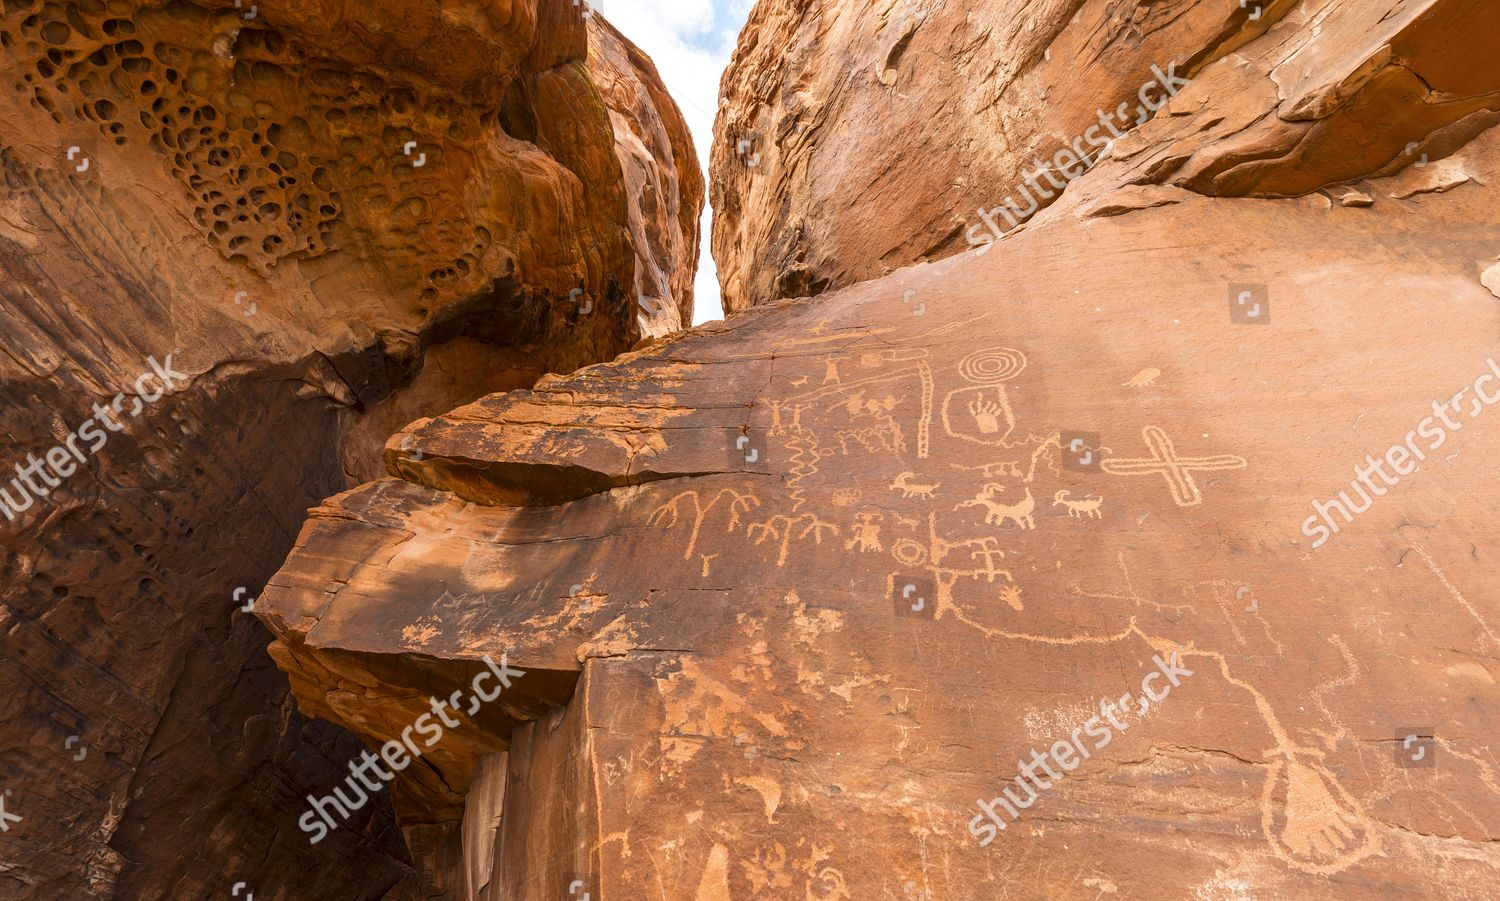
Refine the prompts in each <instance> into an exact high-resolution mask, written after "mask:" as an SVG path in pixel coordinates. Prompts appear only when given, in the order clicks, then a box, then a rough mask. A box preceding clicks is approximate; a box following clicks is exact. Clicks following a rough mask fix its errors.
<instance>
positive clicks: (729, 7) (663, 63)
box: [592, 0, 754, 324]
mask: <svg viewBox="0 0 1500 901" xmlns="http://www.w3.org/2000/svg"><path fill="white" fill-rule="evenodd" d="M752 5H754V0H593V2H592V6H593V7H594V9H596V10H598V11H599V12H600V13H601V14H603V16H604V17H605V18H606V19H608V20H609V21H610V23H611V24H612V25H614V26H615V27H616V28H618V29H619V30H620V33H621V34H623V35H625V36H626V37H627V38H629V39H630V40H631V41H632V42H633V43H634V44H635V45H636V46H637V47H640V48H641V49H642V50H644V51H646V53H647V54H648V55H649V56H650V57H651V59H652V60H654V61H655V62H656V68H657V71H658V72H660V73H661V77H662V81H664V82H666V85H667V90H668V91H670V92H671V94H672V97H673V98H674V99H675V100H676V101H677V105H678V106H679V107H681V108H682V114H683V117H684V118H686V119H687V123H688V128H689V129H691V130H692V132H693V143H694V144H695V145H696V148H697V151H698V161H699V162H700V163H701V164H702V165H703V166H704V167H705V169H706V167H707V166H708V151H709V145H710V143H711V142H712V141H713V134H714V111H715V110H716V109H717V108H718V102H719V76H720V75H721V74H722V73H723V71H724V67H725V66H726V65H728V64H729V56H730V54H731V53H733V52H734V44H735V40H736V38H738V36H739V31H740V28H741V27H742V26H743V25H744V24H745V19H746V18H747V17H748V16H749V15H750V7H751V6H752ZM704 178H705V181H706V180H707V172H706V171H705V173H704ZM709 215H710V211H708V210H705V211H704V214H703V252H702V253H701V254H700V256H699V259H698V283H697V289H696V291H695V303H696V310H695V311H694V315H693V322H694V324H697V323H700V322H707V321H708V320H710V319H720V318H722V317H723V315H724V313H723V310H722V308H721V306H720V303H719V277H718V272H717V270H716V269H715V268H714V263H713V257H711V256H710V255H709V250H708V229H709Z"/></svg>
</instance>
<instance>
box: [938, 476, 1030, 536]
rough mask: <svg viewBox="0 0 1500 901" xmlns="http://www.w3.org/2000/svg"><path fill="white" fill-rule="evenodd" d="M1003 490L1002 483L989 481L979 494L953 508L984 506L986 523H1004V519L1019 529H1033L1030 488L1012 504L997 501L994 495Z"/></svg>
mask: <svg viewBox="0 0 1500 901" xmlns="http://www.w3.org/2000/svg"><path fill="white" fill-rule="evenodd" d="M1004 490H1005V486H1004V485H997V484H995V483H994V482H991V483H989V484H987V485H985V486H984V488H982V489H980V492H979V494H977V495H975V496H974V499H973V500H968V501H964V502H962V503H960V504H958V505H956V506H955V507H954V508H953V509H954V510H962V509H963V508H965V507H984V508H985V513H984V521H985V524H986V525H991V526H998V525H1004V524H1005V521H1006V520H1010V521H1011V522H1014V523H1015V524H1016V525H1017V526H1018V527H1020V528H1021V529H1035V528H1036V520H1035V518H1033V516H1032V514H1033V513H1035V512H1036V498H1034V497H1032V496H1031V488H1030V487H1028V488H1026V496H1025V497H1023V498H1022V499H1021V500H1020V501H1019V502H1017V503H1014V504H1002V503H999V502H997V501H996V500H995V499H994V498H995V495H997V494H999V493H1000V492H1002V491H1004Z"/></svg>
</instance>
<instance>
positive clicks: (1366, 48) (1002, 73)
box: [713, 0, 1500, 310]
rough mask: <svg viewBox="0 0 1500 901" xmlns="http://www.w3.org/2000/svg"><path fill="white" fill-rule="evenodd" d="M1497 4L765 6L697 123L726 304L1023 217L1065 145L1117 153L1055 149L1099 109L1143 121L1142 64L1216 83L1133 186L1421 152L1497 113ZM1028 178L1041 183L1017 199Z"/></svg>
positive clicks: (899, 260) (1066, 166) (1362, 162)
mask: <svg viewBox="0 0 1500 901" xmlns="http://www.w3.org/2000/svg"><path fill="white" fill-rule="evenodd" d="M1495 17H1496V10H1495V8H1494V6H1493V4H1491V3H1487V2H1484V0H1409V2H1408V0H1403V2H1387V0H1380V2H1364V0H1245V2H1239V0H1183V2H1180V3H1177V2H1174V3H1117V2H1105V0H1068V2H1055V0H1003V2H1002V0H996V2H987V3H967V4H964V3H930V2H919V0H863V2H859V0H856V2H821V0H814V2H804V0H765V2H761V3H758V4H757V5H756V7H755V9H754V11H753V13H752V14H751V16H750V22H749V24H748V25H747V27H746V28H745V30H744V32H742V34H741V36H740V42H739V47H738V49H737V50H736V52H735V56H734V60H733V62H732V64H731V65H730V68H729V70H728V71H727V72H726V73H725V76H724V80H723V84H722V92H723V100H722V102H721V104H720V112H719V117H718V120H717V122H716V124H715V143H714V156H713V171H714V173H715V178H714V184H713V204H714V211H715V217H714V237H713V250H714V257H715V260H716V261H717V263H718V266H719V279H720V282H721V284H722V286H723V293H724V305H725V309H726V310H737V309H743V308H745V307H748V306H752V305H754V304H759V303H765V302H767V301H770V300H776V299H779V298H785V297H798V296H805V295H809V294H818V293H821V292H823V291H827V290H829V289H832V288H839V287H844V286H846V285H850V284H854V283H856V282H859V281H864V280H866V279H870V278H875V277H877V276H880V275H884V274H886V273H888V272H890V271H892V270H894V269H899V268H901V267H903V266H908V265H911V264H913V263H917V262H923V261H932V260H937V259H941V258H944V257H947V256H949V255H951V254H953V253H956V252H958V251H961V250H966V249H969V248H970V247H971V245H972V244H973V243H974V237H973V235H974V233H972V232H971V229H972V228H973V227H975V226H976V225H978V224H979V223H980V220H979V218H978V214H977V210H980V209H991V208H994V207H997V206H999V205H1000V204H1001V203H1002V202H1003V201H1004V200H1005V199H1006V198H1007V197H1012V196H1013V197H1015V198H1016V199H1017V205H1018V206H1020V207H1028V206H1032V202H1033V201H1034V202H1035V203H1036V204H1037V205H1040V206H1042V207H1045V206H1046V205H1048V204H1049V203H1051V202H1053V200H1054V199H1055V197H1056V196H1057V195H1058V194H1060V193H1062V192H1061V191H1060V188H1061V187H1062V186H1063V185H1065V184H1066V183H1067V182H1068V181H1069V180H1070V179H1071V178H1072V177H1073V176H1074V175H1075V174H1076V173H1077V172H1078V171H1079V170H1080V168H1082V167H1081V166H1080V165H1078V163H1077V159H1078V157H1080V156H1082V157H1084V158H1085V159H1086V160H1087V161H1088V163H1087V165H1092V164H1095V163H1097V162H1098V161H1099V159H1100V158H1101V156H1102V157H1103V158H1104V159H1106V160H1107V159H1109V158H1111V157H1112V156H1113V157H1120V156H1129V155H1130V151H1128V150H1126V148H1125V146H1124V144H1118V143H1117V144H1116V145H1115V146H1114V148H1112V151H1110V150H1105V149H1104V148H1103V146H1102V144H1103V141H1094V142H1086V143H1082V144H1077V145H1075V143H1074V142H1075V139H1076V138H1078V137H1080V136H1082V135H1084V134H1085V132H1087V131H1088V129H1090V128H1091V127H1095V126H1096V125H1097V123H1098V122H1099V120H1100V119H1101V118H1102V117H1106V116H1108V117H1113V121H1112V122H1111V123H1109V130H1105V131H1099V130H1096V131H1095V132H1094V133H1093V134H1092V135H1091V137H1093V136H1099V135H1102V136H1103V137H1104V138H1105V139H1106V140H1107V139H1109V138H1111V137H1114V136H1115V134H1114V133H1115V132H1118V133H1122V134H1129V133H1130V132H1132V131H1133V130H1134V129H1136V128H1137V127H1138V126H1139V125H1140V124H1142V123H1144V122H1146V121H1150V119H1151V118H1152V116H1153V114H1154V111H1153V110H1151V109H1149V108H1148V107H1149V106H1150V105H1152V104H1154V103H1156V102H1159V101H1160V100H1161V99H1162V98H1163V93H1164V91H1163V89H1162V88H1161V87H1156V88H1152V89H1149V90H1147V91H1146V93H1145V94H1144V96H1143V95H1142V88H1143V87H1144V86H1145V85H1147V84H1149V83H1151V82H1152V81H1153V80H1157V75H1156V73H1155V72H1154V71H1153V67H1158V68H1159V69H1161V70H1163V71H1166V70H1168V69H1169V67H1171V66H1173V65H1174V64H1175V66H1176V70H1175V73H1176V75H1177V76H1178V77H1186V78H1196V77H1199V76H1200V75H1202V74H1205V73H1207V72H1208V71H1209V70H1210V67H1212V70H1213V71H1214V72H1215V73H1216V74H1215V76H1214V78H1215V81H1216V85H1215V87H1213V88H1209V89H1206V90H1200V91H1198V92H1195V96H1196V97H1197V98H1198V101H1197V102H1199V103H1201V104H1202V105H1203V107H1204V108H1202V109H1192V110H1190V109H1187V108H1186V107H1184V106H1181V105H1177V106H1174V108H1173V112H1172V115H1173V117H1174V118H1175V119H1176V120H1177V122H1178V127H1179V130H1178V131H1177V132H1176V133H1175V134H1174V137H1175V138H1176V140H1175V141H1173V142H1170V143H1166V142H1154V143H1153V144H1152V150H1153V151H1155V153H1154V154H1153V156H1152V159H1151V165H1150V166H1146V167H1142V168H1141V169H1140V171H1139V172H1138V174H1137V177H1138V178H1140V179H1141V180H1143V181H1145V182H1147V183H1151V184H1163V185H1172V186H1177V187H1183V188H1186V189H1188V190H1192V191H1196V192H1198V193H1203V194H1209V195H1213V196H1255V197H1274V196H1294V195H1301V194H1306V193H1309V192H1311V191H1314V190H1317V189H1318V188H1320V187H1323V186H1325V185H1328V184H1333V183H1337V182H1340V181H1344V180H1347V179H1353V178H1358V177H1363V176H1365V175H1368V174H1371V173H1374V172H1377V171H1379V170H1381V169H1383V168H1389V167H1395V168H1402V167H1404V166H1405V165H1406V164H1407V163H1409V162H1410V161H1412V160H1415V159H1418V158H1420V157H1421V156H1422V155H1423V154H1430V155H1431V156H1433V157H1437V156H1440V155H1442V154H1443V153H1445V152H1446V151H1448V150H1451V149H1452V148H1454V147H1455V146H1458V145H1459V144H1462V143H1463V142H1464V141H1466V140H1467V139H1468V138H1470V137H1472V136H1473V135H1474V134H1475V133H1477V131H1478V130H1481V129H1483V128H1485V127H1488V126H1489V125H1491V124H1494V122H1495V121H1496V113H1497V111H1500V101H1497V100H1496V93H1497V91H1500V69H1497V67H1495V66H1494V65H1493V64H1492V62H1491V60H1493V59H1494V57H1495V54H1496V51H1497V46H1496V44H1497V38H1496V36H1495V28H1494V25H1495V24H1496V20H1495ZM1221 60H1229V61H1230V62H1231V63H1232V64H1233V65H1232V66H1217V65H1215V64H1216V63H1217V62H1219V61H1221ZM1241 70H1242V71H1241ZM1143 99H1145V100H1150V101H1151V102H1152V103H1151V104H1144V103H1142V100H1143ZM1181 129H1191V132H1189V131H1183V130H1181ZM1413 142H1417V143H1418V145H1419V146H1416V147H1412V146H1409V145H1411V144H1412V143H1413ZM1075 147H1076V152H1075V153H1074V156H1073V157H1072V159H1069V158H1068V157H1063V158H1062V159H1061V160H1059V158H1058V156H1057V154H1058V153H1059V152H1060V151H1062V150H1064V149H1065V148H1066V149H1070V150H1072V149H1073V148H1075ZM1039 170H1040V172H1041V175H1033V174H1032V173H1036V172H1038V171H1039ZM1028 177H1029V178H1031V180H1032V182H1033V183H1035V184H1040V185H1041V186H1042V192H1045V194H1046V196H1041V192H1038V191H1032V192H1031V193H1033V194H1036V195H1037V196H1035V197H1032V198H1030V199H1028V198H1027V197H1025V196H1023V195H1022V194H1021V193H1020V192H1021V190H1022V188H1023V186H1024V185H1026V182H1027V179H1028ZM997 217H998V214H997Z"/></svg>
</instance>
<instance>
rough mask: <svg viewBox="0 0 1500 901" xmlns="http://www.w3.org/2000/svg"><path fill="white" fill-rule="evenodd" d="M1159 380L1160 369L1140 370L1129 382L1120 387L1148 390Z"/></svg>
mask: <svg viewBox="0 0 1500 901" xmlns="http://www.w3.org/2000/svg"><path fill="white" fill-rule="evenodd" d="M1159 378H1161V370H1160V369H1156V368H1151V369H1142V370H1141V371H1140V372H1137V373H1136V374H1135V376H1134V377H1133V378H1131V380H1130V381H1128V382H1126V383H1125V384H1124V385H1123V386H1122V387H1125V388H1149V387H1150V386H1152V385H1154V384H1156V380H1157V379H1159Z"/></svg>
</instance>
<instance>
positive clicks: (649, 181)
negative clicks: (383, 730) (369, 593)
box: [0, 0, 703, 901]
mask: <svg viewBox="0 0 1500 901" xmlns="http://www.w3.org/2000/svg"><path fill="white" fill-rule="evenodd" d="M0 135H3V141H0V178H3V180H4V187H3V192H0V276H3V277H0V336H3V345H4V349H5V354H4V355H3V356H0V407H3V409H4V410H5V411H6V412H5V413H4V414H3V426H4V428H3V431H4V436H5V450H4V452H3V455H0V464H3V465H4V467H5V468H6V472H5V475H4V477H3V481H0V487H3V488H4V489H6V491H7V494H6V495H5V501H4V503H5V505H6V506H5V507H4V511H3V512H4V517H3V518H0V573H3V578H0V634H3V636H4V639H3V647H4V649H5V655H6V659H7V661H8V662H9V664H10V665H8V666H7V667H5V668H4V669H3V671H0V694H3V695H4V697H5V698H6V701H5V702H4V705H3V709H4V714H3V716H0V723H3V725H0V772H3V774H4V782H3V786H0V787H3V789H4V790H5V795H4V803H5V811H6V812H7V813H8V814H10V815H13V816H19V817H20V818H21V819H20V820H19V821H12V820H9V819H7V820H5V825H6V826H7V827H8V828H7V829H6V830H5V832H4V833H3V834H0V896H4V897H6V898H37V899H49V901H50V899H54V898H60V897H68V898H113V897H119V898H167V897H171V898H187V897H221V896H222V897H228V896H229V893H230V891H231V889H232V888H234V887H236V884H237V883H244V884H243V885H239V886H238V888H239V889H240V892H239V896H240V897H244V895H245V893H246V892H247V891H249V892H253V893H254V894H255V895H256V896H258V897H262V898H278V897H279V898H292V897H296V898H375V897H381V896H383V895H385V894H386V893H387V892H389V893H390V894H389V896H390V897H421V896H423V895H424V893H425V892H426V891H427V890H426V889H424V888H423V887H422V885H421V877H420V875H419V874H418V873H417V872H416V871H415V870H414V869H413V860H414V857H413V854H412V853H411V852H409V851H408V849H407V847H406V844H407V842H406V841H404V840H403V836H402V834H401V833H400V832H399V831H398V829H397V828H396V825H395V823H394V822H393V820H392V817H391V807H390V803H389V801H388V800H386V795H384V794H383V793H382V794H379V795H378V796H377V797H376V800H375V801H373V802H372V803H371V804H369V805H368V806H366V807H365V808H364V809H363V810H361V811H359V812H358V813H357V814H356V816H355V818H354V820H353V822H352V823H351V825H350V826H349V827H348V828H345V829H342V830H340V831H339V833H338V834H337V835H335V836H333V837H331V838H330V839H328V840H327V841H326V842H324V843H321V844H319V845H317V846H311V845H309V843H308V840H307V836H306V835H305V834H303V833H302V832H301V831H300V830H299V829H297V828H296V824H295V822H286V821H284V814H285V813H286V812H287V811H289V810H291V809H293V808H294V807H295V806H296V805H298V804H301V803H304V802H303V800H302V799H303V798H304V797H305V796H306V795H307V794H308V793H309V792H313V791H316V792H319V793H321V792H323V791H324V790H325V788H324V786H326V785H328V784H330V783H332V782H336V781H338V780H339V779H341V778H342V777H343V776H344V775H346V774H347V762H348V760H349V757H350V756H351V754H353V753H354V751H355V750H356V749H357V748H358V742H357V740H356V738H355V737H354V736H352V735H350V734H349V733H348V732H346V731H345V730H343V729H341V728H337V727H333V726H330V725H329V724H328V723H325V722H319V721H317V720H313V719H309V718H308V717H307V716H305V715H304V714H302V713H300V712H299V711H298V710H297V709H296V707H295V705H294V704H293V703H292V701H291V699H290V697H289V695H288V693H287V685H286V679H285V676H284V675H282V674H281V673H279V672H278V671H277V670H276V669H275V668H274V666H273V665H272V663H271V661H270V660H269V659H268V658H267V657H266V655H265V646H266V644H267V642H268V640H269V639H268V635H267V633H266V632H265V631H264V629H263V628H262V627H261V625H260V624H259V622H258V621H256V620H255V619H254V617H253V616H250V615H248V614H247V613H245V612H244V611H243V609H242V608H244V607H245V606H246V604H247V602H249V601H250V600H251V599H253V598H254V597H255V596H256V595H258V594H259V593H260V592H259V589H260V586H261V585H262V584H263V583H264V580H265V579H266V578H267V577H268V576H269V574H270V573H271V572H272V571H273V570H274V568H275V566H276V565H278V564H279V562H280V561H281V560H282V559H283V558H284V557H285V555H286V553H287V551H288V550H289V549H290V548H291V546H292V543H293V540H294V538H295V536H296V533H297V530H298V528H299V524H300V523H301V522H302V520H303V518H304V517H305V511H306V509H307V507H309V506H310V505H312V504H314V503H316V502H317V501H318V500H319V499H320V498H323V497H326V496H328V495H329V494H331V493H334V492H337V491H340V490H343V489H345V488H348V487H352V486H354V485H357V484H359V483H360V482H362V481H364V480H366V479H368V478H371V477H374V476H376V475H378V474H379V472H380V466H379V449H380V447H381V446H382V445H383V443H384V442H385V440H386V438H387V437H388V436H389V435H390V434H391V432H392V431H394V430H395V429H396V428H398V427H399V426H400V425H402V424H403V423H406V422H409V421H410V420H411V419H413V418H415V417H418V416H422V415H430V414H433V413H436V412H440V411H443V410H447V409H451V408H452V407H453V406H454V405H457V404H462V403H466V402H469V401H471V400H473V399H474V398H477V397H480V396H482V395H484V394H486V393H488V392H491V391H495V390H505V389H510V388H515V387H521V386H527V385H530V384H532V383H533V382H534V381H535V380H536V379H537V378H538V377H539V376H540V375H542V374H544V373H546V372H549V371H570V370H572V369H575V368H577V367H578V366H580V365H584V364H586V363H591V362H595V361H599V360H603V359H608V358H610V357H612V356H614V355H616V354H618V353H619V352H620V351H622V350H624V349H627V348H629V347H630V346H632V345H633V344H635V343H636V342H637V341H639V340H640V339H641V338H642V337H643V336H649V335H652V334H658V333H660V332H662V331H663V330H664V329H666V328H668V327H669V326H670V325H672V324H675V323H676V322H678V321H680V320H683V319H687V318H690V316H691V306H692V300H691V285H692V280H693V270H694V265H695V261H696V243H697V225H696V222H697V217H698V214H699V211H700V209H701V205H702V199H703V198H702V194H703V189H702V183H701V177H700V176H698V175H697V174H696V167H697V163H696V158H695V156H694V153H693V150H692V147H691V144H690V141H689V139H688V136H687V131H686V126H685V125H684V123H683V121H682V118H681V116H680V114H679V113H678V111H677V109H676V108H675V106H673V104H672V103H671V101H670V99H669V98H668V97H667V96H666V94H665V92H664V90H663V88H662V85H661V83H660V80H659V78H657V76H656V73H655V71H654V69H653V68H652V67H651V64H650V62H649V61H648V60H646V59H645V58H644V57H643V56H642V55H641V54H640V52H639V51H638V50H636V49H635V48H633V47H632V46H630V45H629V43H628V42H627V41H625V40H624V39H623V38H622V37H620V36H619V35H618V34H617V33H615V32H614V31H613V30H611V29H610V28H609V27H608V26H607V25H604V24H603V23H602V20H599V19H597V18H594V19H593V21H589V20H586V19H585V18H584V16H583V15H582V10H581V9H580V7H578V6H576V5H574V4H573V3H570V2H568V0H525V2H516V3H503V4H486V3H458V4H451V3H442V4H440V3H436V2H431V0H402V2H388V3H380V4H328V3H312V2H291V3H275V4H265V3H262V4H258V5H257V4H250V3H248V2H246V3H244V4H241V3H238V2H233V3H231V2H202V3H189V2H182V0H173V2H124V0H86V2H78V3H55V2H40V0H30V2H28V0H17V2H8V3H5V4H4V7H3V12H0ZM643 298H644V299H645V300H643ZM163 369H164V370H166V372H165V373H163V374H162V375H161V376H158V378H159V379H165V381H166V383H167V384H166V385H165V388H166V389H167V390H165V391H164V390H163V385H162V383H161V381H159V380H152V379H150V378H147V379H146V380H145V381H141V379H140V377H141V376H143V375H146V376H150V375H151V374H152V373H154V372H162V370H163ZM84 424H87V427H86V428H85V427H84ZM95 435H98V436H100V437H102V439H103V440H102V441H100V440H99V438H96V437H94V436H95ZM55 448H56V449H60V450H58V451H57V453H58V454H59V456H55V457H54V456H53V455H51V453H50V451H52V450H53V449H55ZM28 454H30V455H32V456H30V457H28ZM32 459H36V460H38V461H40V468H39V469H38V468H31V467H32V464H31V463H30V462H29V461H31V460H32ZM12 464H15V465H16V466H18V467H20V468H22V469H24V470H25V473H24V474H21V473H18V472H14V471H12V469H13V467H12ZM12 476H15V479H16V480H15V481H11V477H12ZM418 863H419V864H420V860H418Z"/></svg>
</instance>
